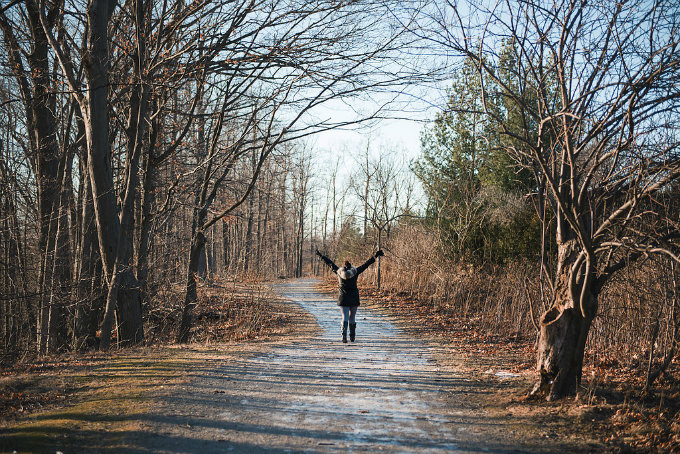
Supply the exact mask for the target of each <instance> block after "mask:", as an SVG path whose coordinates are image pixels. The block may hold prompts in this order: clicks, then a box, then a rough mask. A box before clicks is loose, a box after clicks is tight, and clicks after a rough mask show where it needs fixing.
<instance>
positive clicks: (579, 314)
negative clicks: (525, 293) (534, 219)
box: [533, 239, 598, 401]
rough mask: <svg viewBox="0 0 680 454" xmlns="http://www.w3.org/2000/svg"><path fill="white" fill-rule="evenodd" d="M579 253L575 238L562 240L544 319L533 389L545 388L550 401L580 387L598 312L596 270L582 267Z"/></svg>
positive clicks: (544, 390) (542, 318)
mask: <svg viewBox="0 0 680 454" xmlns="http://www.w3.org/2000/svg"><path fill="white" fill-rule="evenodd" d="M578 256H579V254H578V251H577V241H576V240H575V239H570V240H568V241H565V242H561V243H559V242H558V268H557V280H556V286H555V290H554V301H553V304H552V307H551V308H550V309H549V310H548V311H546V312H545V313H544V314H543V315H542V317H541V320H540V326H541V333H540V337H539V341H538V363H537V369H538V371H539V372H540V374H541V378H540V381H539V382H538V383H537V384H536V387H535V388H534V391H533V393H537V392H545V393H546V394H547V399H548V400H549V401H553V400H556V399H560V398H562V397H565V396H567V395H570V394H573V393H574V392H576V391H577V390H578V387H579V386H580V384H581V376H582V370H583V357H584V353H585V346H586V340H587V338H588V333H589V331H590V326H591V324H592V322H593V318H594V317H595V314H596V313H597V306H598V292H597V291H596V285H595V279H594V273H593V271H579V270H582V269H584V268H585V265H581V266H579V265H578V264H577V258H578ZM574 265H576V266H574ZM574 268H576V270H577V271H574ZM593 268H594V267H591V268H590V269H591V270H592V269H593ZM588 272H590V273H591V275H590V276H588V275H587V273H588ZM575 273H576V275H575ZM581 295H583V297H582V298H581ZM582 302H583V303H582Z"/></svg>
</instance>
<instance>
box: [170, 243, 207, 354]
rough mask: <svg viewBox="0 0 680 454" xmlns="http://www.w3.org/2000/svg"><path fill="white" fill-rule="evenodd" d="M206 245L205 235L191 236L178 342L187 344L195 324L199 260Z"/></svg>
mask: <svg viewBox="0 0 680 454" xmlns="http://www.w3.org/2000/svg"><path fill="white" fill-rule="evenodd" d="M204 247H205V235H203V233H202V232H195V233H194V234H193V235H192V238H191V252H190V254H189V266H188V269H187V281H186V282H187V283H186V292H185V294H184V311H183V312H182V323H181V325H180V328H179V334H178V335H177V342H178V343H180V344H186V343H188V342H189V333H190V331H191V326H192V324H193V310H194V308H195V307H196V301H197V300H198V292H197V289H196V284H197V281H198V262H199V260H200V256H201V254H202V252H203V248H204Z"/></svg>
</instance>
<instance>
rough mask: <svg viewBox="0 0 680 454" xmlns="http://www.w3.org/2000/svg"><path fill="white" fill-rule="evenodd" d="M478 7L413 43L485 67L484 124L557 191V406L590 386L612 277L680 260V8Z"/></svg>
mask: <svg viewBox="0 0 680 454" xmlns="http://www.w3.org/2000/svg"><path fill="white" fill-rule="evenodd" d="M466 6H467V7H468V8H469V10H465V9H463V8H460V9H459V8H457V7H456V5H455V4H453V3H451V2H437V3H436V4H434V5H432V7H431V8H430V9H429V10H428V14H422V15H421V19H420V24H419V26H420V28H418V29H414V33H416V34H418V35H419V36H420V37H421V38H423V39H426V40H428V41H430V42H432V43H436V45H441V46H442V48H443V49H444V50H445V52H446V54H447V55H449V56H451V55H453V56H461V57H465V58H468V59H471V60H472V61H473V62H475V65H476V68H477V71H478V72H479V74H480V77H481V78H482V82H483V92H482V98H483V102H484V109H483V111H484V114H486V115H489V116H491V118H492V119H493V120H494V121H495V122H496V123H497V124H498V127H499V129H500V131H501V132H502V133H503V134H505V135H506V136H507V137H509V138H511V139H512V140H511V141H509V143H511V145H507V147H506V150H507V152H508V153H510V154H511V155H512V156H513V157H514V158H516V160H517V162H518V163H520V164H524V165H528V166H530V168H532V169H533V170H534V171H535V173H536V178H537V180H538V188H539V189H543V188H545V193H544V194H543V193H541V194H539V196H541V197H543V200H545V201H546V203H548V204H549V207H550V209H551V210H552V213H553V214H554V216H555V219H556V221H557V230H556V242H557V246H558V254H557V259H556V262H555V263H554V264H553V266H552V267H551V286H552V302H551V306H550V308H549V309H548V310H547V311H546V312H545V313H544V314H543V315H542V317H541V320H540V322H541V325H540V328H541V330H540V331H541V334H540V340H539V344H538V361H537V368H538V370H539V371H540V373H541V380H540V382H539V383H538V384H537V388H536V391H538V390H539V389H541V388H543V389H548V390H549V392H548V399H550V400H552V399H557V398H560V397H562V396H564V395H566V394H569V393H572V392H574V391H575V390H577V387H578V385H579V384H580V381H581V371H582V366H583V360H584V350H585V346H586V340H587V338H588V332H589V330H590V327H591V324H592V322H593V319H594V318H595V317H596V316H597V313H598V295H599V294H600V292H601V291H602V289H603V287H604V286H605V285H606V284H607V282H608V281H609V279H610V278H611V276H612V275H614V273H616V272H617V271H619V270H621V269H623V268H624V267H626V266H627V265H628V264H629V263H631V262H632V261H635V260H640V259H644V258H645V257H647V256H649V255H650V254H665V255H667V256H669V257H671V258H672V259H673V260H676V261H677V260H678V248H677V246H678V245H677V239H678V236H679V233H680V232H679V231H678V226H677V224H676V223H672V222H663V220H662V219H661V216H659V215H658V210H657V209H656V208H655V204H656V199H657V197H659V196H661V195H663V194H664V193H666V192H668V191H669V190H670V185H671V183H673V182H674V181H677V179H678V177H679V176H680V155H679V153H678V151H679V145H680V142H679V138H680V137H679V136H678V126H680V124H679V123H678V120H679V119H680V115H679V114H680V86H679V85H678V84H677V80H678V77H680V57H679V56H680V52H678V51H679V46H680V28H679V27H678V26H679V24H680V9H679V8H678V6H677V4H675V3H674V2H670V1H655V2H652V3H646V2H642V1H637V0H635V1H624V2H614V1H605V2H599V3H593V4H586V3H583V2H577V1H568V2H563V3H550V2H548V3H545V2H541V1H535V0H530V1H514V0H507V1H502V2H498V3H496V4H494V5H492V7H489V8H487V7H486V6H485V5H474V4H468V5H466ZM463 11H469V15H466V16H463V13H462V12H463ZM504 45H505V46H510V48H511V49H512V57H513V59H512V60H513V64H512V65H511V66H510V65H507V64H505V65H504V60H503V58H502V56H501V54H500V52H499V49H502V48H503V47H504ZM506 61H507V60H506ZM492 86H494V87H498V89H497V91H493V90H491V89H490V88H489V87H492ZM498 100H502V102H503V103H504V105H506V106H507V105H513V108H514V109H517V111H518V112H519V113H520V115H519V118H520V119H521V121H520V127H517V125H516V124H509V123H508V122H506V121H505V120H504V117H503V116H502V115H499V112H501V111H502V109H501V108H499V103H500V101H498ZM535 125H537V126H538V134H532V131H535Z"/></svg>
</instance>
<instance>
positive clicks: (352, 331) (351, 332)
mask: <svg viewBox="0 0 680 454" xmlns="http://www.w3.org/2000/svg"><path fill="white" fill-rule="evenodd" d="M356 335H357V324H356V323H350V324H349V340H350V341H352V342H354V338H355V337H356Z"/></svg>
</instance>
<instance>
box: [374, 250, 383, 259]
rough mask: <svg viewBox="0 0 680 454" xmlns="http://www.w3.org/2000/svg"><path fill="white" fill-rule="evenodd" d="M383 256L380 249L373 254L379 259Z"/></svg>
mask: <svg viewBox="0 0 680 454" xmlns="http://www.w3.org/2000/svg"><path fill="white" fill-rule="evenodd" d="M383 255H385V253H384V252H383V251H382V249H378V252H376V253H375V258H378V257H381V256H383Z"/></svg>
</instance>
